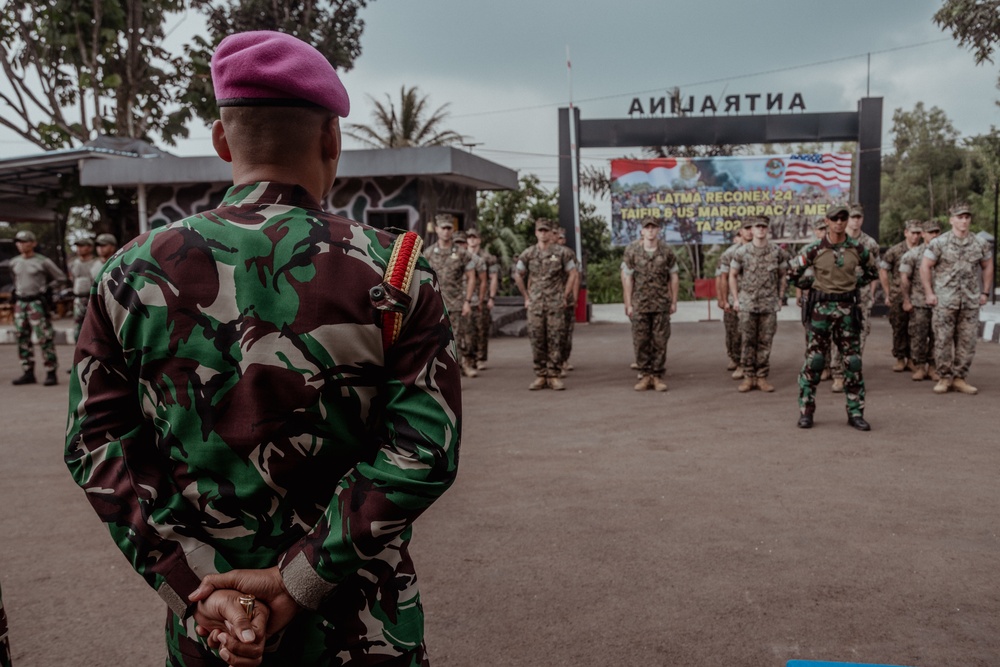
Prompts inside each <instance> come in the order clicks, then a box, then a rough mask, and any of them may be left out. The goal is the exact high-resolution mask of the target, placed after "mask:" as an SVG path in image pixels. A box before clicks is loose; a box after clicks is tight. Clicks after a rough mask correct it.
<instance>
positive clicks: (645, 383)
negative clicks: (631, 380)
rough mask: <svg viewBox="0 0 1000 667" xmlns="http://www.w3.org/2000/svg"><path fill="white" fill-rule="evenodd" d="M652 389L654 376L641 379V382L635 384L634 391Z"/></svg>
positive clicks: (644, 376)
mask: <svg viewBox="0 0 1000 667" xmlns="http://www.w3.org/2000/svg"><path fill="white" fill-rule="evenodd" d="M652 387H653V376H652V375H643V376H642V377H641V378H639V381H638V382H636V383H635V387H633V389H635V390H636V391H646V390H647V389H652Z"/></svg>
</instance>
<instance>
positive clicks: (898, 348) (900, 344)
mask: <svg viewBox="0 0 1000 667" xmlns="http://www.w3.org/2000/svg"><path fill="white" fill-rule="evenodd" d="M889 324H890V325H891V326H892V358H893V359H909V358H910V356H911V353H910V314H909V313H908V312H906V311H905V310H903V301H902V299H899V300H895V299H894V300H893V301H892V305H890V306H889Z"/></svg>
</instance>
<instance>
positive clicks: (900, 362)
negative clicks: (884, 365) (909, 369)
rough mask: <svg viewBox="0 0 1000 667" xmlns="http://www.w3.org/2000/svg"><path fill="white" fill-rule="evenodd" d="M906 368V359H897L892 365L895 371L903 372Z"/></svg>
mask: <svg viewBox="0 0 1000 667" xmlns="http://www.w3.org/2000/svg"><path fill="white" fill-rule="evenodd" d="M905 370H906V359H896V363H894V364H893V365H892V372H893V373H902V372H903V371H905Z"/></svg>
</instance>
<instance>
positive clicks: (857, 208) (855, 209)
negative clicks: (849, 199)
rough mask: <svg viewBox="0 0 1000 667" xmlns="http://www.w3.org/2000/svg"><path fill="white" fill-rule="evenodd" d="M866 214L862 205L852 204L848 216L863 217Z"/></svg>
mask: <svg viewBox="0 0 1000 667" xmlns="http://www.w3.org/2000/svg"><path fill="white" fill-rule="evenodd" d="M864 214H865V209H864V208H862V206H861V204H859V203H857V202H854V203H853V204H851V209H850V211H848V215H851V216H855V215H861V216H863V215H864Z"/></svg>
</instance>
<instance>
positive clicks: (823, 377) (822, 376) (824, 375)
mask: <svg viewBox="0 0 1000 667" xmlns="http://www.w3.org/2000/svg"><path fill="white" fill-rule="evenodd" d="M831 375H832V374H831V373H830V367H829V366H827V367H826V368H824V369H823V372H822V373H820V374H819V379H820V381H823V380H829V379H830V376H831Z"/></svg>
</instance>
